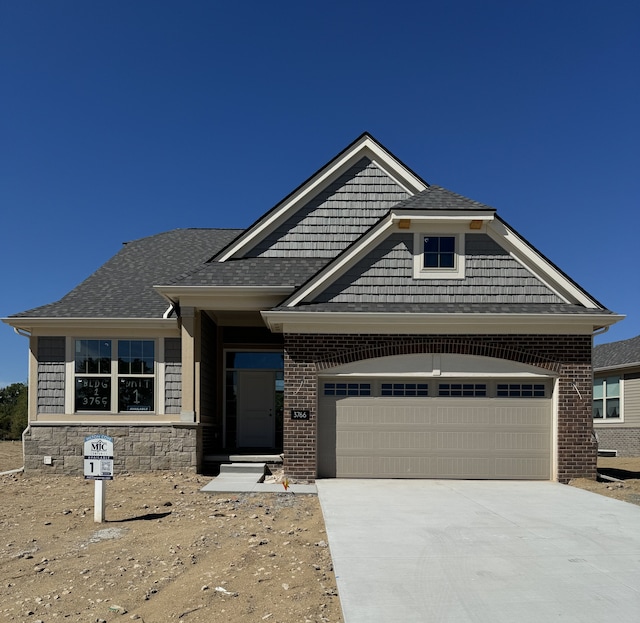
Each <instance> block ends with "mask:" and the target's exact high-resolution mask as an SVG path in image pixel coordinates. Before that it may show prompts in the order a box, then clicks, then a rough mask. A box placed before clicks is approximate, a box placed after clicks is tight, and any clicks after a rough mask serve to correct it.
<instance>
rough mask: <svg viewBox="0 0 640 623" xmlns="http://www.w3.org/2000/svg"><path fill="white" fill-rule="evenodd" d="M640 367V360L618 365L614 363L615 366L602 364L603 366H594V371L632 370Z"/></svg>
mask: <svg viewBox="0 0 640 623" xmlns="http://www.w3.org/2000/svg"><path fill="white" fill-rule="evenodd" d="M638 367H640V361H635V362H633V363H623V364H618V365H614V366H602V367H601V368H596V367H594V368H593V371H594V372H613V371H615V370H622V371H625V372H626V371H628V370H632V369H633V368H638Z"/></svg>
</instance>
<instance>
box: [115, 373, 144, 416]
mask: <svg viewBox="0 0 640 623" xmlns="http://www.w3.org/2000/svg"><path fill="white" fill-rule="evenodd" d="M118 411H153V379H151V378H134V377H129V378H120V379H118Z"/></svg>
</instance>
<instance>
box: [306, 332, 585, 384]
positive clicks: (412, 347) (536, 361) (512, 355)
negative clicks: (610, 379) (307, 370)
mask: <svg viewBox="0 0 640 623" xmlns="http://www.w3.org/2000/svg"><path fill="white" fill-rule="evenodd" d="M299 337H302V338H303V341H304V342H305V343H306V344H307V347H309V346H310V345H311V343H314V344H316V345H317V346H318V358H317V359H315V361H314V363H315V366H316V370H317V371H318V372H320V371H323V370H326V369H327V368H334V367H336V366H340V365H345V364H349V363H354V362H357V361H362V360H365V359H374V358H380V357H391V356H397V355H416V354H427V353H429V354H456V355H474V356H479V357H490V358H494V359H504V360H508V361H513V362H517V363H522V364H526V365H531V366H535V367H537V368H542V369H545V370H548V371H549V372H552V373H555V374H559V373H560V372H561V370H562V368H563V365H564V364H566V363H567V362H568V361H572V362H573V361H581V362H584V361H585V356H586V357H587V360H586V361H587V363H589V362H590V359H589V357H590V352H591V337H590V336H567V337H568V339H566V338H565V337H563V336H557V335H552V336H539V335H536V336H487V335H482V336H434V337H429V336H397V335H388V336H382V335H358V336H345V335H336V336H329V335H323V336H310V335H305V336H299ZM309 338H311V339H309ZM313 338H316V339H313ZM354 338H355V339H354ZM576 338H582V339H578V340H577V342H576ZM584 338H586V339H584ZM332 342H333V348H331V347H330V345H331V343H332ZM329 349H330V350H329ZM322 351H324V352H322Z"/></svg>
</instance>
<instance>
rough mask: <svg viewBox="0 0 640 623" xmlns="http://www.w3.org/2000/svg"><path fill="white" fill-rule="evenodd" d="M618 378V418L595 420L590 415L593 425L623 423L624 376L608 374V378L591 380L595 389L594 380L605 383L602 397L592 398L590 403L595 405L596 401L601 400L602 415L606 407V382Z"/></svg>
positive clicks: (601, 377) (611, 397) (600, 377)
mask: <svg viewBox="0 0 640 623" xmlns="http://www.w3.org/2000/svg"><path fill="white" fill-rule="evenodd" d="M615 377H617V378H618V387H619V388H620V389H619V390H618V396H617V398H618V413H619V415H618V417H601V418H595V417H593V414H592V418H591V419H592V420H593V423H594V424H621V423H623V422H624V376H623V375H622V374H610V375H609V376H599V377H597V379H593V385H594V387H595V382H596V380H598V381H604V382H605V386H604V391H603V396H602V398H594V397H593V396H592V398H591V400H592V403H595V401H596V400H602V401H603V402H602V409H603V415H604V413H605V411H606V406H607V396H606V393H607V390H606V382H607V379H610V378H615ZM609 399H614V396H610V397H609Z"/></svg>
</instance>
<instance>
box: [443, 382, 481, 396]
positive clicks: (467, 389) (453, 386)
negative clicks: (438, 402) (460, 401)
mask: <svg viewBox="0 0 640 623" xmlns="http://www.w3.org/2000/svg"><path fill="white" fill-rule="evenodd" d="M438 396H440V397H441V398H486V397H487V384H486V383H440V384H439V385H438Z"/></svg>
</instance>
